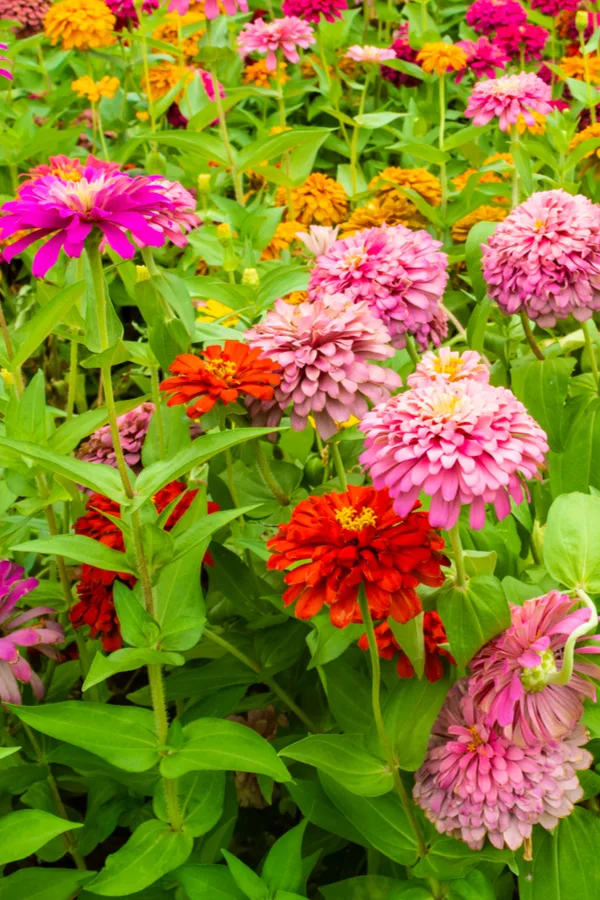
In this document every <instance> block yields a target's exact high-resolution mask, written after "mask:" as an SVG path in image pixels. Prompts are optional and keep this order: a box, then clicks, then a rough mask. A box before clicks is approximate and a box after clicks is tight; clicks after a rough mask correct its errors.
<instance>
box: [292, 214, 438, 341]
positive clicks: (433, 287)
mask: <svg viewBox="0 0 600 900" xmlns="http://www.w3.org/2000/svg"><path fill="white" fill-rule="evenodd" d="M441 246H442V245H441V243H440V242H439V241H436V240H434V239H433V238H432V237H431V235H429V234H428V233H427V232H426V231H416V232H414V231H410V230H409V229H408V228H405V227H404V226H403V225H394V226H392V227H388V226H385V225H384V226H382V227H381V228H368V229H366V230H365V231H361V232H359V233H358V234H355V235H352V236H350V237H347V238H344V239H343V240H339V241H336V242H335V244H333V245H332V247H331V248H330V249H329V251H328V252H327V253H325V254H324V255H323V256H320V257H319V258H318V259H317V264H316V266H315V268H314V269H313V271H312V273H311V276H310V282H309V286H308V295H309V297H311V298H312V299H316V298H318V297H320V296H321V295H322V294H323V292H325V293H331V294H333V293H340V294H344V296H345V297H347V298H348V299H349V300H354V301H359V300H364V301H366V302H367V303H368V305H369V307H370V308H371V310H372V312H373V313H374V314H375V315H376V316H377V317H378V318H379V319H381V320H382V322H384V324H385V325H386V327H387V329H388V330H389V333H390V335H391V338H392V345H393V346H394V347H404V345H405V343H406V334H407V332H408V333H409V334H410V333H415V334H417V335H418V332H419V331H420V326H422V325H426V324H428V323H429V322H430V321H431V320H432V318H433V317H434V314H435V313H436V311H437V309H438V306H439V303H440V299H441V297H442V294H443V293H444V289H445V287H446V282H447V280H448V273H447V271H446V266H447V262H448V258H447V256H446V254H445V253H442V252H440V248H441ZM423 337H424V335H420V336H418V339H419V342H420V345H421V346H422V347H423V349H424V348H425V347H426V346H427V340H426V339H425V341H423Z"/></svg>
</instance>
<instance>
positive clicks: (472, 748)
mask: <svg viewBox="0 0 600 900" xmlns="http://www.w3.org/2000/svg"><path fill="white" fill-rule="evenodd" d="M469 731H470V732H471V734H472V736H473V740H472V741H471V743H470V744H467V750H469V752H470V753H474V752H475V750H477V748H478V747H481V745H482V744H484V743H485V741H482V740H481V738H480V736H479V732H478V731H477V728H476V727H475V725H471V726H470V727H469Z"/></svg>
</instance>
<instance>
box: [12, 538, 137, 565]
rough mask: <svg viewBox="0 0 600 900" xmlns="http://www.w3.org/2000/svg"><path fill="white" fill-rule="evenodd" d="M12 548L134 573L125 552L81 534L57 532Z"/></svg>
mask: <svg viewBox="0 0 600 900" xmlns="http://www.w3.org/2000/svg"><path fill="white" fill-rule="evenodd" d="M12 549H13V550H20V551H22V552H23V553H51V554H55V555H56V556H66V557H68V558H69V559H75V560H77V562H82V563H87V564H88V565H89V566H96V568H97V569H104V570H105V571H107V572H127V573H129V574H130V575H135V574H136V572H135V570H134V569H132V568H131V567H130V566H128V565H127V556H126V554H125V553H120V552H119V551H118V550H113V549H112V548H111V547H106V546H105V545H104V544H101V543H100V542H99V541H95V540H93V539H92V538H89V537H85V535H82V534H57V535H55V536H54V537H49V538H40V539H39V540H37V541H25V542H24V543H22V544H17V545H16V546H15V547H13V548H12Z"/></svg>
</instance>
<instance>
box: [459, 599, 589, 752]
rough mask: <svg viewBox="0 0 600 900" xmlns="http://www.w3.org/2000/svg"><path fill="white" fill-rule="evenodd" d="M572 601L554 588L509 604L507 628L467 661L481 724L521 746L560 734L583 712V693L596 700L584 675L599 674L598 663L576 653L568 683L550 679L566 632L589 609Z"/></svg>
mask: <svg viewBox="0 0 600 900" xmlns="http://www.w3.org/2000/svg"><path fill="white" fill-rule="evenodd" d="M577 606H578V601H577V600H572V599H571V598H570V597H569V596H568V595H567V594H561V593H560V592H559V591H550V593H549V594H544V596H542V597H535V598H534V599H532V600H526V601H525V603H524V604H523V606H512V607H511V619H512V624H511V626H510V628H509V629H508V630H507V631H505V632H503V633H502V634H500V635H498V637H496V638H494V639H493V640H491V641H490V642H489V643H487V644H486V645H485V647H483V648H482V649H481V650H480V651H479V653H478V654H477V655H476V656H475V657H474V658H473V659H472V660H471V663H470V668H471V672H472V673H473V676H472V678H470V680H469V695H470V696H471V697H472V698H473V702H474V703H475V704H476V706H477V707H478V708H479V709H481V711H482V712H483V713H484V721H485V724H486V725H487V726H490V727H491V726H493V725H498V726H499V727H500V728H502V729H504V734H505V735H506V736H507V737H508V738H510V739H511V740H512V741H514V743H515V744H518V745H519V746H520V747H525V746H528V747H533V746H535V745H537V744H539V743H540V742H542V743H543V742H546V741H556V740H560V739H562V738H564V737H565V735H567V734H569V733H570V732H571V731H572V730H573V728H574V727H575V725H576V724H577V722H578V721H579V719H580V718H581V716H582V715H583V702H582V701H583V700H584V698H585V697H590V698H591V699H592V700H594V701H595V700H596V689H595V686H594V685H593V684H592V682H591V681H588V680H587V677H592V678H596V679H597V678H600V666H596V665H591V664H589V663H584V662H582V661H581V658H579V659H577V658H576V660H575V666H574V674H573V675H572V677H571V679H570V681H569V683H568V684H565V685H559V684H552V683H550V682H549V678H550V677H551V676H552V675H553V674H554V673H555V672H557V670H560V668H561V666H562V662H563V651H564V647H565V643H566V642H567V639H568V637H569V635H570V634H572V632H573V631H575V629H576V628H579V627H580V626H581V625H583V624H584V623H585V622H587V621H588V620H589V618H590V610H589V609H587V608H586V607H583V608H579V609H578V608H577ZM586 640H589V639H588V638H585V637H582V638H580V639H579V641H578V643H580V644H581V643H582V642H583V641H586ZM577 652H578V653H600V645H599V644H590V645H588V646H584V647H581V646H580V647H578V650H577Z"/></svg>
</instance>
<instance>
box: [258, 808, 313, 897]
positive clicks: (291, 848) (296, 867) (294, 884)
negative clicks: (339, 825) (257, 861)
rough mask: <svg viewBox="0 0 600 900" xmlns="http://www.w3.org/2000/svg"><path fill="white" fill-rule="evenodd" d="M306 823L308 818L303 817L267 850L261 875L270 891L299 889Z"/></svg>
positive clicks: (302, 876) (300, 885) (300, 886)
mask: <svg viewBox="0 0 600 900" xmlns="http://www.w3.org/2000/svg"><path fill="white" fill-rule="evenodd" d="M307 825H308V819H305V820H304V821H303V822H300V824H299V825H296V827H295V828H290V830H289V831H286V833H285V834H284V835H283V836H282V837H280V838H279V840H278V841H277V842H276V843H275V844H273V846H272V847H271V849H270V850H269V853H268V855H267V858H266V860H265V864H264V866H263V869H262V873H261V877H262V879H263V881H265V882H266V883H267V885H268V887H269V888H270V889H271V890H272V891H299V890H300V889H301V888H302V882H303V880H304V871H303V867H302V839H303V838H304V832H305V831H306V826H307Z"/></svg>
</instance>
